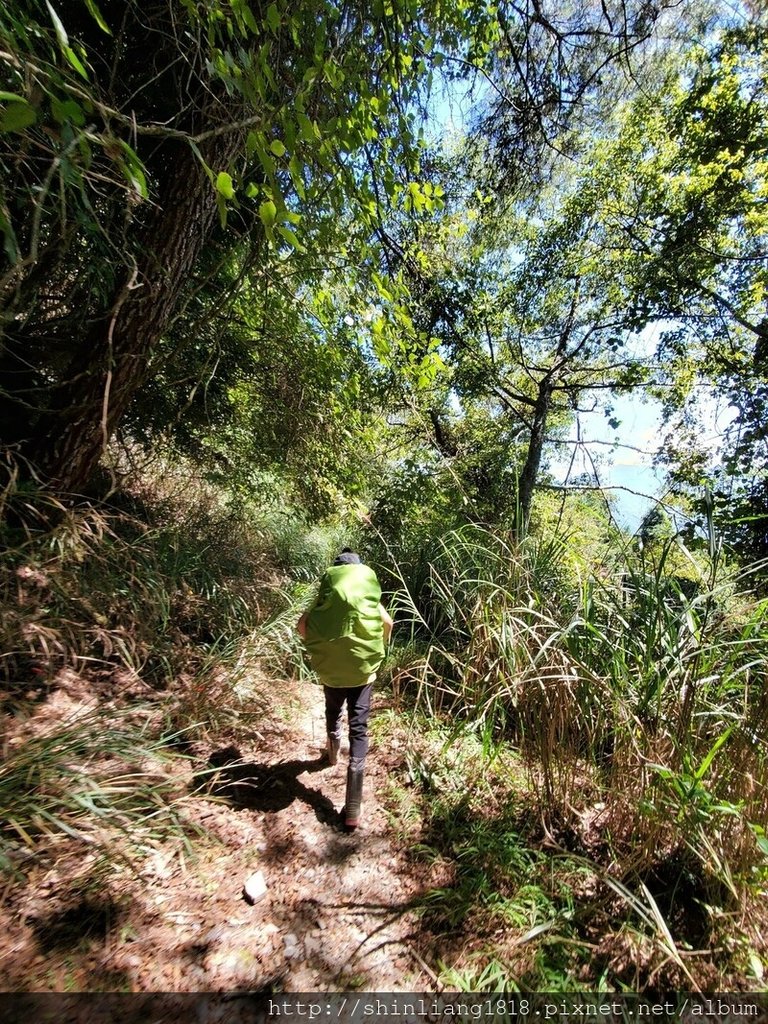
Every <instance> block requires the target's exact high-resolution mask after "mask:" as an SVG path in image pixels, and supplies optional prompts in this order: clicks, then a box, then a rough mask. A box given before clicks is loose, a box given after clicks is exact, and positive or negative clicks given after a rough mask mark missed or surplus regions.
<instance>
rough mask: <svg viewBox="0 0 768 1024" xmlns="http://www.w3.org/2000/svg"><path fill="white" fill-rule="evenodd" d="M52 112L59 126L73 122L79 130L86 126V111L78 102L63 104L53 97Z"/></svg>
mask: <svg viewBox="0 0 768 1024" xmlns="http://www.w3.org/2000/svg"><path fill="white" fill-rule="evenodd" d="M51 111H52V113H53V116H54V118H55V119H56V120H57V121H58V123H59V124H64V122H65V121H71V122H72V124H74V125H76V126H77V127H78V128H82V126H83V125H84V124H85V111H84V110H83V108H82V107H81V106H80V104H79V103H78V102H77V101H76V100H65V101H64V102H63V103H62V102H61V100H57V99H56V97H55V96H53V97H52V98H51Z"/></svg>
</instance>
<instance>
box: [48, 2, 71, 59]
mask: <svg viewBox="0 0 768 1024" xmlns="http://www.w3.org/2000/svg"><path fill="white" fill-rule="evenodd" d="M45 6H46V7H47V8H48V10H49V11H50V14H51V21H52V22H53V28H54V31H55V32H56V38H57V39H58V40H59V45H60V46H61V47H62V49H66V47H68V46H69V36H68V35H67V30H66V29H65V28H64V24H63V22H62V20H61V18H60V17H59V16H58V14H57V13H56V11H54V9H53V7H51V5H50V2H49V0H45Z"/></svg>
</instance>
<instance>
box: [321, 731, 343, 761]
mask: <svg viewBox="0 0 768 1024" xmlns="http://www.w3.org/2000/svg"><path fill="white" fill-rule="evenodd" d="M340 747H341V739H340V738H339V737H338V736H331V735H329V736H328V744H327V746H326V748H325V753H326V756H327V758H328V764H330V765H334V764H336V762H337V761H338V760H339V748H340Z"/></svg>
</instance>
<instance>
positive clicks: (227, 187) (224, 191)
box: [216, 171, 235, 199]
mask: <svg viewBox="0 0 768 1024" xmlns="http://www.w3.org/2000/svg"><path fill="white" fill-rule="evenodd" d="M216 191H217V192H218V193H219V194H220V195H222V196H224V198H225V199H234V198H235V186H234V184H233V182H232V175H231V174H227V172H226V171H219V173H218V174H217V175H216Z"/></svg>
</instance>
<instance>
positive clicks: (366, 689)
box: [323, 683, 373, 760]
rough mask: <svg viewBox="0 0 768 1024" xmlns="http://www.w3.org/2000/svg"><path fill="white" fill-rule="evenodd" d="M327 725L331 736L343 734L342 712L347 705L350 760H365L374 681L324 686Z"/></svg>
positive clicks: (337, 736)
mask: <svg viewBox="0 0 768 1024" xmlns="http://www.w3.org/2000/svg"><path fill="white" fill-rule="evenodd" d="M323 690H324V691H325V726H326V729H327V730H328V735H329V736H335V737H336V738H337V739H338V738H339V737H340V736H341V714H342V712H343V710H344V704H346V705H347V717H348V718H349V757H350V760H357V759H359V760H363V759H364V758H365V755H366V754H367V753H368V715H369V714H370V712H371V695H372V693H373V683H368V684H367V685H366V686H324V687H323Z"/></svg>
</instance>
